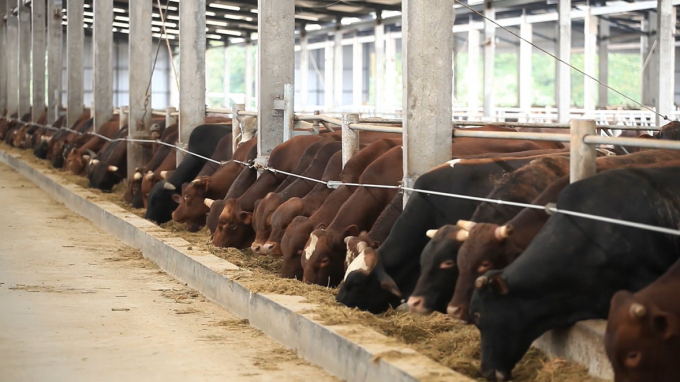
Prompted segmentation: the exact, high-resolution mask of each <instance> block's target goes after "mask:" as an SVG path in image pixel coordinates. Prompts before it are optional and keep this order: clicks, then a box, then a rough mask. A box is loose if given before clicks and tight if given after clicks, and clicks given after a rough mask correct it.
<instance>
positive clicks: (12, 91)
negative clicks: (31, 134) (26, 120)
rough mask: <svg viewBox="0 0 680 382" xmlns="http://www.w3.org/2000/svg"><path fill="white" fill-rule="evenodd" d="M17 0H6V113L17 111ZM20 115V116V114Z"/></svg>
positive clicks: (10, 113)
mask: <svg viewBox="0 0 680 382" xmlns="http://www.w3.org/2000/svg"><path fill="white" fill-rule="evenodd" d="M16 6H17V0H8V2H7V22H6V23H5V25H6V29H7V53H8V54H7V115H8V116H10V115H12V114H14V113H16V112H18V111H19V57H18V56H19V55H18V53H19V18H18V15H16V14H15V13H14V12H13V10H14V8H16ZM20 117H21V116H20Z"/></svg>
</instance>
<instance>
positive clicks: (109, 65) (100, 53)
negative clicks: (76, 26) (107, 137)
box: [92, 0, 113, 131]
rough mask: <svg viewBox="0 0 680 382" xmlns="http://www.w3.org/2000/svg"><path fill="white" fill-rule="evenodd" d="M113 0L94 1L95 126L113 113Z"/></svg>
mask: <svg viewBox="0 0 680 382" xmlns="http://www.w3.org/2000/svg"><path fill="white" fill-rule="evenodd" d="M112 28H113V0H97V1H95V2H94V36H93V37H94V47H93V49H92V54H93V62H94V76H93V87H92V88H93V89H94V128H95V131H99V129H100V128H101V127H102V125H104V124H105V123H106V122H108V120H109V119H111V116H112V115H113V32H112Z"/></svg>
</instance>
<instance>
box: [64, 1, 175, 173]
mask: <svg viewBox="0 0 680 382" xmlns="http://www.w3.org/2000/svg"><path fill="white" fill-rule="evenodd" d="M69 1H71V0H69ZM181 4H184V3H180V7H181ZM152 5H153V4H152V3H150V2H148V1H132V2H130V53H129V56H130V85H129V89H130V108H129V114H128V136H129V137H130V138H136V139H148V138H149V137H150V135H151V88H150V87H149V83H150V81H151V75H152V70H151V68H152V65H153V64H152V62H151V60H152V58H153V53H152V52H153V48H152V46H153V44H152V37H151V33H152V32H151V13H152ZM180 69H182V68H180ZM147 89H148V92H147ZM184 91H185V90H184V88H183V87H182V92H184ZM121 119H122V118H121ZM127 155H128V162H127V166H128V174H133V173H134V172H135V170H136V168H138V167H142V166H144V165H145V164H146V163H148V161H149V159H151V158H150V157H151V152H150V150H149V149H147V148H146V147H145V146H143V145H141V144H139V143H134V142H130V143H128V152H127Z"/></svg>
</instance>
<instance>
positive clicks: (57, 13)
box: [47, 0, 64, 125]
mask: <svg viewBox="0 0 680 382" xmlns="http://www.w3.org/2000/svg"><path fill="white" fill-rule="evenodd" d="M61 9H62V0H48V2H47V29H48V33H47V107H48V109H47V123H48V124H50V125H51V124H53V123H54V122H56V121H57V119H59V112H60V111H61V85H62V84H61V79H62V76H63V73H62V70H63V69H62V66H63V61H62V60H63V52H62V50H63V45H64V41H63V37H62V26H61Z"/></svg>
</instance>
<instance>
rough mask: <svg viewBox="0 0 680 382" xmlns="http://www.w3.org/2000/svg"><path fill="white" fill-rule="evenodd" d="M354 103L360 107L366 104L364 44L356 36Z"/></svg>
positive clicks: (353, 64) (353, 76)
mask: <svg viewBox="0 0 680 382" xmlns="http://www.w3.org/2000/svg"><path fill="white" fill-rule="evenodd" d="M352 103H353V104H354V107H359V106H361V105H363V103H364V44H362V43H361V42H359V36H354V44H352Z"/></svg>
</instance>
